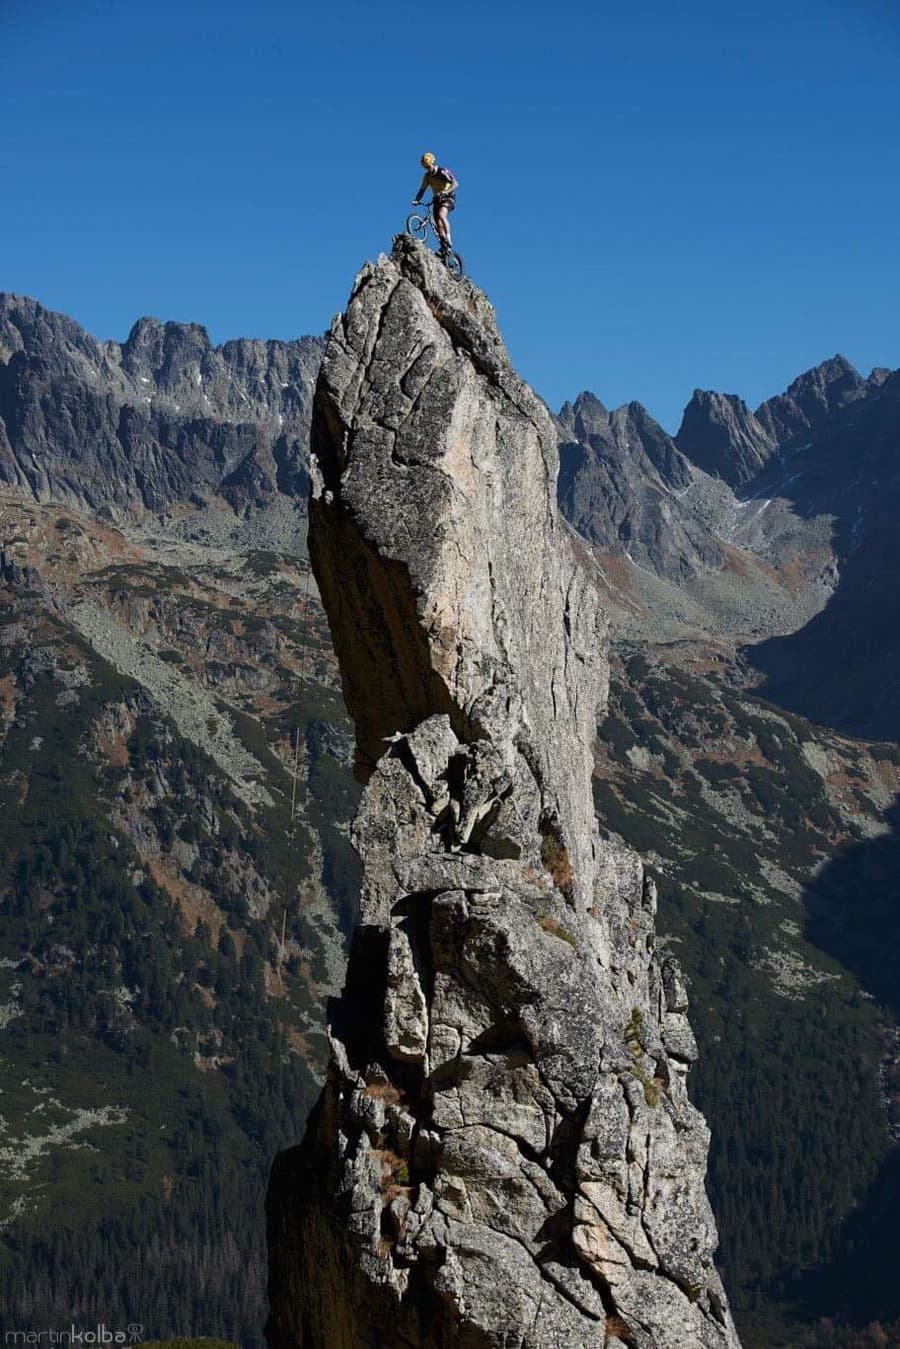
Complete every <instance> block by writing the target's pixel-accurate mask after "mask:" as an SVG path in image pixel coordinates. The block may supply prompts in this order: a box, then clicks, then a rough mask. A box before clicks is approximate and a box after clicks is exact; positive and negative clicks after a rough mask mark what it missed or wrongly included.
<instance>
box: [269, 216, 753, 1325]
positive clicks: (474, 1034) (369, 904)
mask: <svg viewBox="0 0 900 1349" xmlns="http://www.w3.org/2000/svg"><path fill="white" fill-rule="evenodd" d="M556 445H557V434H556V429H555V426H554V424H553V421H552V419H551V417H550V415H549V413H548V412H547V410H546V408H545V407H544V405H543V404H542V403H541V401H540V400H539V399H538V398H537V397H536V396H535V395H534V394H533V393H532V391H531V390H530V389H529V388H528V387H527V386H526V385H525V384H524V383H523V382H522V381H521V380H520V379H519V378H518V377H517V375H516V374H515V372H514V371H513V369H512V367H511V364H510V362H509V358H508V356H507V354H506V351H505V348H504V346H503V343H502V340H501V338H500V335H499V332H498V330H497V326H496V322H495V318H494V314H493V310H492V309H491V307H490V305H489V304H488V302H487V300H486V299H485V297H484V296H483V295H482V294H481V293H480V292H479V291H478V290H477V289H476V288H475V287H474V286H472V285H471V284H470V283H468V282H457V281H454V280H453V279H452V278H451V277H450V276H449V275H448V274H447V273H446V272H445V271H444V269H443V268H442V267H441V266H440V265H439V263H438V262H437V260H436V259H435V258H434V256H433V255H431V254H429V253H428V252H427V251H426V250H425V249H423V248H422V247H421V246H419V245H417V244H415V243H414V242H413V241H411V240H409V239H406V238H400V239H398V240H397V241H396V243H395V247H394V251H393V254H392V256H391V257H390V258H389V259H388V258H383V259H381V260H379V262H378V263H377V264H376V265H369V266H367V267H365V268H364V269H363V271H362V272H361V273H360V275H359V277H358V278H357V281H356V284H355V287H354V290H353V293H352V295H351V298H350V302H349V305H348V308H347V311H346V313H344V314H343V315H341V316H340V317H339V318H337V319H336V320H335V323H334V325H333V327H332V329H331V333H330V336H329V339H328V344H327V349H326V353H325V359H324V363H323V366H322V371H321V374H320V377H319V383H318V387H317V392H316V399H315V407H314V414H313V429H312V450H313V464H312V478H313V487H312V499H311V505H310V550H311V556H312V559H313V565H314V569H315V573H316V577H317V581H318V584H319V587H320V590H321V593H322V598H323V601H324V604H325V607H326V610H327V612H328V616H329V621H330V624H331V628H332V633H333V637H334V642H335V648H336V650H337V653H338V657H339V660H340V664H341V672H342V678H343V682H344V692H345V697H346V701H347V706H348V708H349V710H350V713H351V715H352V716H353V718H354V720H355V723H356V731H357V760H356V762H357V772H358V775H359V776H360V778H361V779H362V780H363V781H364V782H365V784H366V785H365V789H364V792H363V796H362V801H361V804H360V807H359V811H358V814H357V817H356V820H355V823H354V828H353V839H354V843H355V846H356V848H357V850H358V852H359V854H360V857H361V859H362V864H363V885H362V893H361V897H360V917H359V923H358V927H357V930H356V933H355V936H354V940H353V946H352V950H351V956H350V962H349V967H348V973H347V983H346V987H345V990H344V993H343V996H342V998H341V999H340V1001H339V1002H338V1003H337V1005H336V1006H335V1007H334V1008H333V1014H332V1018H331V1028H330V1034H331V1043H332V1058H331V1064H330V1067H329V1071H328V1078H327V1081H326V1084H325V1087H324V1089H323V1092H322V1095H321V1098H320V1100H319V1103H318V1105H317V1107H316V1109H315V1110H314V1112H313V1115H312V1116H311V1118H310V1121H309V1123H308V1127H307V1131H306V1135H305V1137H304V1140H303V1142H302V1143H301V1144H300V1146H299V1147H297V1148H294V1149H292V1150H290V1151H288V1152H286V1153H283V1154H282V1155H281V1156H280V1157H279V1158H278V1159H277V1161H276V1163H275V1166H274V1168H273V1172H272V1178H271V1182H270V1189H269V1199H268V1213H269V1246H270V1300H271V1315H270V1319H269V1323H268V1328H267V1333H268V1337H269V1341H270V1344H271V1345H272V1346H273V1349H298V1346H304V1349H356V1347H357V1346H375V1345H388V1344H390V1345H405V1346H423V1347H424V1346H428V1347H429V1349H430V1347H431V1346H434V1347H435V1349H437V1346H440V1347H441V1349H494V1347H496V1349H501V1346H503V1349H510V1346H519V1347H520V1349H575V1347H577V1346H588V1345H590V1346H603V1345H609V1346H616V1345H620V1344H621V1345H630V1346H634V1349H653V1347H656V1349H685V1346H703V1347H706V1346H710V1347H711V1346H716V1347H717V1349H718V1347H721V1346H736V1345H737V1343H738V1341H737V1337H736V1334H735V1331H734V1328H733V1325H732V1322H731V1318H730V1315H729V1312H728V1309H727V1304H726V1300H725V1296H724V1293H723V1290H722V1286H721V1283H720V1280H719V1277H718V1275H717V1273H716V1270H715V1267H714V1264H713V1253H714V1249H715V1243H716V1233H715V1226H714V1222H713V1218H712V1213H711V1211H710V1208H709V1205H708V1202H707V1199H706V1195H705V1191H704V1188H703V1180H704V1172H705V1166H706V1153H707V1146H708V1131H707V1129H706V1125H705V1123H704V1121H703V1119H702V1117H701V1116H700V1115H699V1113H698V1112H697V1111H696V1110H695V1109H694V1108H693V1107H692V1106H691V1104H690V1102H689V1100H688V1097H687V1091H686V1085H685V1078H686V1074H687V1071H688V1068H689V1066H690V1063H691V1061H692V1059H693V1058H694V1057H695V1054H696V1050H695V1047H694V1041H693V1037H692V1034H691V1031H690V1026H689V1024H688V1021H687V1017H686V1015H685V1012H686V1005H687V1000H686V997H685V994H684V988H683V985H682V983H681V979H680V976H679V974H678V970H677V966H676V965H675V963H674V961H672V960H671V959H667V960H666V961H665V962H664V963H663V965H662V966H660V964H659V963H658V961H657V959H656V957H655V955H654V951H653V945H654V919H655V908H656V897H655V889H654V886H653V883H652V881H651V880H650V879H649V878H648V877H647V876H646V875H645V873H644V868H643V865H642V863H641V861H640V859H639V858H638V857H637V855H636V854H634V853H632V852H630V851H628V850H625V849H623V848H622V847H621V846H619V845H614V844H612V843H610V842H608V841H604V840H601V838H600V836H599V833H598V830H597V826H596V823H595V820H594V810H593V800H592V793H591V767H592V748H593V742H594V737H595V733H596V723H597V716H598V713H599V712H600V710H601V709H602V707H603V706H604V705H605V700H606V695H607V685H608V661H607V656H606V623H605V619H604V616H603V613H602V610H601V606H600V602H599V598H598V593H597V590H596V587H595V585H594V582H593V579H592V576H591V573H590V570H589V569H588V567H587V566H586V565H585V563H584V561H583V560H582V558H581V557H580V555H579V551H578V549H577V546H576V545H575V543H574V541H573V538H572V536H571V533H570V531H569V530H568V528H567V526H566V525H565V524H564V523H563V522H562V520H561V518H560V517H559V515H558V513H557V510H556V506H555V483H556V472H557V460H556V455H557V450H556Z"/></svg>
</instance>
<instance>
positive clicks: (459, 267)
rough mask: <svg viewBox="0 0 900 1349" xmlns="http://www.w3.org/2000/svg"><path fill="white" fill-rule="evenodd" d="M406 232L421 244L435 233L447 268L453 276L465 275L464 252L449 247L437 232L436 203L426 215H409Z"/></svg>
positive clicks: (440, 255) (439, 250)
mask: <svg viewBox="0 0 900 1349" xmlns="http://www.w3.org/2000/svg"><path fill="white" fill-rule="evenodd" d="M406 232H407V234H411V235H412V237H413V238H414V239H418V241H419V243H420V244H424V243H427V242H428V236H429V234H433V235H434V237H435V238H436V239H437V243H438V257H439V258H440V260H441V262H442V263H443V264H444V266H445V267H446V268H447V271H448V272H449V273H450V275H451V276H456V277H459V276H463V275H464V274H465V267H464V265H463V260H462V254H461V253H457V252H456V251H455V250H454V249H452V248H448V247H447V245H446V244H445V243H444V241H443V239H442V238H441V236H440V235H439V234H438V232H437V225H436V224H435V219H434V205H433V203H432V205H430V206H429V207H428V210H427V214H426V215H416V214H415V213H414V214H413V215H411V216H407V219H406Z"/></svg>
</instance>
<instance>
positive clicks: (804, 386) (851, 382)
mask: <svg viewBox="0 0 900 1349" xmlns="http://www.w3.org/2000/svg"><path fill="white" fill-rule="evenodd" d="M884 374H885V372H884V371H873V376H872V378H871V379H869V380H865V379H864V378H863V377H862V375H861V374H860V373H859V371H858V370H856V369H855V367H854V366H852V365H851V364H850V362H849V361H848V360H847V358H846V356H840V355H838V356H833V357H832V358H831V360H829V361H823V362H822V364H821V365H817V366H815V367H814V369H812V370H807V371H805V372H804V374H802V375H798V377H797V378H796V379H795V380H794V382H793V384H791V385H789V387H788V388H787V390H786V391H785V392H784V393H782V394H778V395H777V396H776V397H775V398H769V399H767V401H766V402H765V403H763V404H762V405H761V406H760V407H758V408H757V409H756V417H757V419H758V421H759V423H760V425H761V426H762V427H763V428H764V429H765V430H766V432H767V433H768V434H769V435H770V436H771V437H772V439H773V440H774V441H776V442H777V443H778V444H779V445H786V444H790V443H791V442H792V441H795V440H797V439H799V438H800V437H803V436H809V435H811V434H815V433H816V432H818V431H820V430H821V429H822V427H823V426H825V425H826V424H827V423H828V421H829V420H830V419H831V418H832V417H834V415H835V413H839V412H840V411H841V410H842V409H843V408H845V407H847V406H848V405H849V404H850V403H854V402H856V401H857V399H859V398H863V397H864V396H865V395H866V393H867V392H869V390H870V388H871V387H872V386H874V387H876V388H877V387H878V386H879V384H880V383H882V382H883V378H884Z"/></svg>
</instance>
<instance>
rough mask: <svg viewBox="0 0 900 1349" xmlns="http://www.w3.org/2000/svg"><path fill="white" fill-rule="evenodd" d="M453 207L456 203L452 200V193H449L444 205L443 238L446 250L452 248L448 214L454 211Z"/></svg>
mask: <svg viewBox="0 0 900 1349" xmlns="http://www.w3.org/2000/svg"><path fill="white" fill-rule="evenodd" d="M455 205H456V202H455V201H454V200H453V193H452V192H451V193H450V195H449V196H448V198H447V200H446V202H445V203H444V237H445V238H446V240H447V247H448V248H452V247H453V240H452V239H451V238H450V212H451V211H452V210H453V209H454V207H455Z"/></svg>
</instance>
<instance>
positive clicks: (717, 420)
mask: <svg viewBox="0 0 900 1349" xmlns="http://www.w3.org/2000/svg"><path fill="white" fill-rule="evenodd" d="M675 443H676V445H677V446H678V448H679V450H681V452H682V453H683V454H685V455H686V456H687V457H688V459H690V460H691V461H692V463H695V464H696V465H697V466H698V467H699V468H702V469H704V470H705V472H707V473H709V474H710V475H711V476H712V477H714V478H722V479H723V481H725V482H727V483H728V485H729V486H730V487H733V488H734V489H735V491H740V489H741V488H742V487H746V486H747V484H748V483H749V482H752V481H753V479H754V478H755V477H756V476H757V474H758V473H759V471H760V469H761V468H762V467H763V465H764V464H765V463H766V461H767V459H768V458H769V457H770V455H771V454H772V453H773V451H774V450H775V444H776V442H775V439H774V437H773V436H771V435H770V434H769V432H768V431H767V430H766V428H765V427H764V426H763V425H762V424H761V423H760V422H759V421H758V420H757V418H756V417H755V416H754V414H753V413H752V412H751V411H750V409H749V408H748V407H747V404H746V403H745V402H744V400H743V399H742V398H738V397H737V395H736V394H730V393H713V392H711V391H708V390H705V389H695V390H694V396H693V397H692V399H691V401H690V402H689V403H688V405H687V407H686V408H685V410H684V416H683V417H682V419H681V426H680V427H679V428H678V434H677V435H676V437H675Z"/></svg>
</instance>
